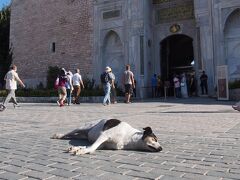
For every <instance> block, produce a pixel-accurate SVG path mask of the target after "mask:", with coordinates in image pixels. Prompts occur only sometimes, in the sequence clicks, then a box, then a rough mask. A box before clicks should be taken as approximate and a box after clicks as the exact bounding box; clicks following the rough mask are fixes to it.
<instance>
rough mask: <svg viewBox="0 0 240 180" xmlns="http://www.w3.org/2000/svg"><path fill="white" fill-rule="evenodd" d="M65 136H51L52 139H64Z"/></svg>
mask: <svg viewBox="0 0 240 180" xmlns="http://www.w3.org/2000/svg"><path fill="white" fill-rule="evenodd" d="M63 136H64V134H54V135H53V136H52V137H50V138H51V139H62V138H63Z"/></svg>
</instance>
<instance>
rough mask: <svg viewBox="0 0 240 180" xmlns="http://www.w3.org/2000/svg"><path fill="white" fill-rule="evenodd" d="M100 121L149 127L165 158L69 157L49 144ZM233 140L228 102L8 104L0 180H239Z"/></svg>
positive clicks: (239, 149)
mask: <svg viewBox="0 0 240 180" xmlns="http://www.w3.org/2000/svg"><path fill="white" fill-rule="evenodd" d="M101 118H118V119H120V120H123V121H127V122H128V123H130V124H131V125H132V126H133V127H135V128H140V129H141V128H143V127H146V126H151V127H152V128H153V131H154V132H155V134H156V135H157V136H158V137H159V140H160V142H161V144H162V147H163V151H162V152H159V153H148V152H137V151H122V150H121V151H109V150H99V151H96V152H95V153H94V154H91V155H83V156H72V155H70V154H68V153H65V152H64V150H66V149H67V148H68V147H69V146H70V143H71V144H74V143H75V144H76V143H77V142H76V141H75V142H74V141H68V140H52V139H50V138H49V137H50V136H51V135H53V134H54V133H56V132H59V133H65V132H69V131H70V130H73V129H75V128H76V127H79V126H81V124H83V123H84V122H88V121H93V120H97V119H101ZM239 138H240V113H239V112H237V111H234V110H232V108H231V102H219V101H215V100H213V99H200V98H194V99H187V100H174V99H170V100H168V101H166V102H165V101H163V100H161V101H160V102H157V101H156V102H154V101H151V102H148V101H145V102H136V103H132V104H123V103H118V104H114V105H111V106H109V107H105V106H102V105H101V104H97V103H95V104H90V103H83V104H81V105H79V106H77V105H74V106H70V107H64V108H59V107H57V106H56V104H36V103H35V104H34V103H32V104H28V103H26V104H25V103H24V104H21V107H20V108H17V109H13V107H12V106H10V105H9V107H8V109H6V111H4V112H0V179H10V180H14V179H51V180H55V179H57V180H61V179H87V180H89V179H90V180H91V179H104V180H105V179H106V180H108V179H113V180H115V179H120V180H125V179H139V180H141V179H161V180H166V179H169V180H171V179H173V180H178V179H182V180H184V179H194V180H195V179H202V180H215V179H216V180H220V179H224V180H229V179H240V140H239ZM81 143H84V142H81ZM85 143H86V142H85Z"/></svg>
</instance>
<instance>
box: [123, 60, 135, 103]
mask: <svg viewBox="0 0 240 180" xmlns="http://www.w3.org/2000/svg"><path fill="white" fill-rule="evenodd" d="M123 83H124V87H125V103H131V101H130V98H131V95H132V94H133V89H134V88H135V84H134V75H133V72H132V71H131V70H130V65H126V71H124V74H123Z"/></svg>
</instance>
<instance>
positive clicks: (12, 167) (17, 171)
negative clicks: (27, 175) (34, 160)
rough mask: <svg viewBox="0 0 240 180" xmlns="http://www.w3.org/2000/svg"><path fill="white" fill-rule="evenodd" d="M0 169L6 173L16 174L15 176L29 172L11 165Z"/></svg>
mask: <svg viewBox="0 0 240 180" xmlns="http://www.w3.org/2000/svg"><path fill="white" fill-rule="evenodd" d="M1 169H2V170H4V171H7V172H12V173H16V174H21V173H24V172H27V171H30V170H29V169H26V168H23V167H17V166H12V165H9V166H5V167H1Z"/></svg>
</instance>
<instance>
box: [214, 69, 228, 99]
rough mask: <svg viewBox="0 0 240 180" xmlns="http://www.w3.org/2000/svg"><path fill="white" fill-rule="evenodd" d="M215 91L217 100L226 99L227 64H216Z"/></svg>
mask: <svg viewBox="0 0 240 180" xmlns="http://www.w3.org/2000/svg"><path fill="white" fill-rule="evenodd" d="M217 78H218V79H217V91H218V100H228V99H229V93H228V66H227V65H223V66H217Z"/></svg>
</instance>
